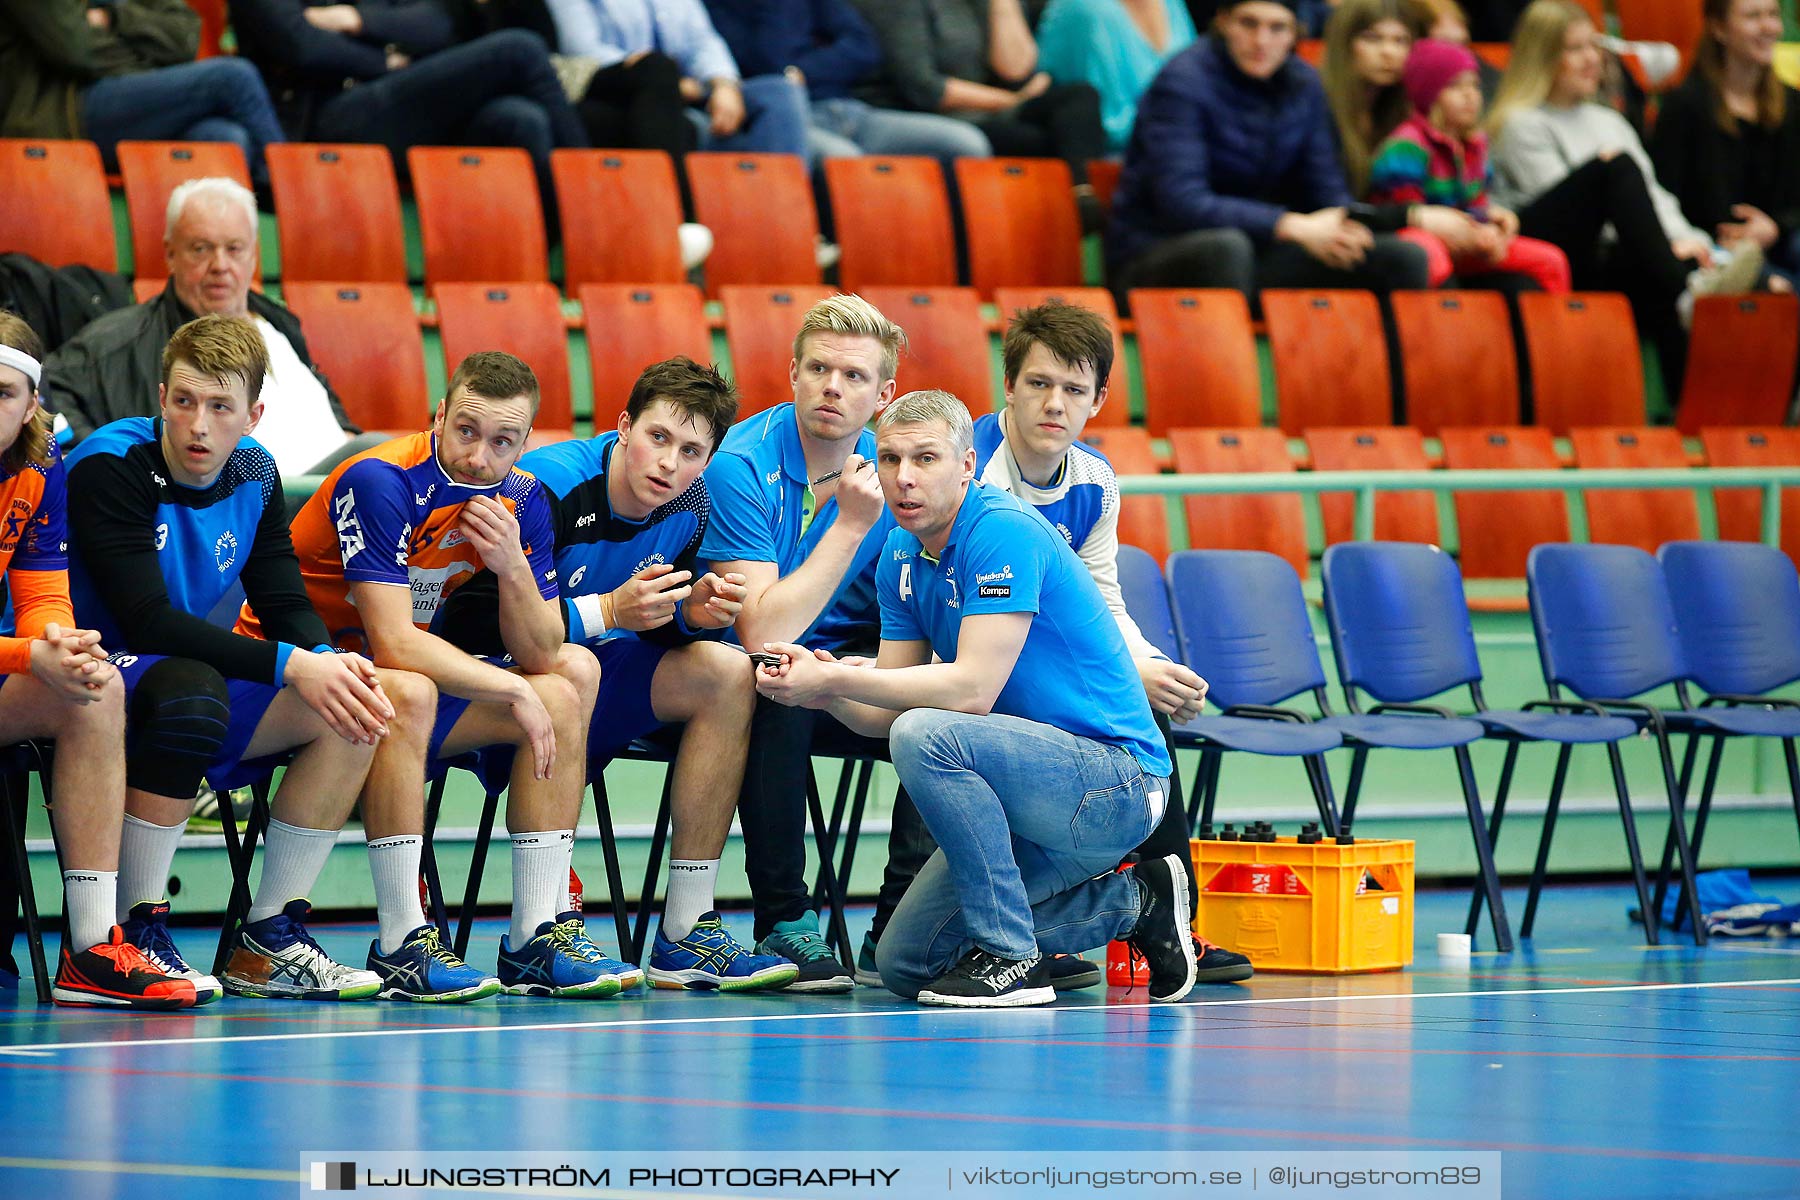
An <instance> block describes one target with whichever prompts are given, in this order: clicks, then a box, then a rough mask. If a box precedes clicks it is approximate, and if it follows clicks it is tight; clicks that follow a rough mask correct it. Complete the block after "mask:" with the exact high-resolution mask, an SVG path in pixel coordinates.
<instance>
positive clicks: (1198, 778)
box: [1188, 747, 1225, 828]
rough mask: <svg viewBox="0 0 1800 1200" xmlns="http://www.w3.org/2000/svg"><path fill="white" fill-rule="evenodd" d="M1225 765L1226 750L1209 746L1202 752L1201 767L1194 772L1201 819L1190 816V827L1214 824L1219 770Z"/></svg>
mask: <svg viewBox="0 0 1800 1200" xmlns="http://www.w3.org/2000/svg"><path fill="white" fill-rule="evenodd" d="M1224 765H1225V752H1224V751H1222V750H1216V749H1213V748H1211V747H1208V748H1207V749H1205V750H1202V751H1201V752H1200V769H1199V770H1197V771H1195V772H1194V788H1195V789H1196V791H1197V792H1198V793H1199V800H1200V811H1199V814H1198V817H1199V819H1198V820H1194V819H1192V817H1190V819H1189V821H1188V825H1189V827H1190V828H1195V827H1198V826H1200V825H1211V824H1212V819H1213V806H1214V805H1215V804H1217V803H1218V799H1219V771H1220V769H1221V768H1222V767H1223V766H1224Z"/></svg>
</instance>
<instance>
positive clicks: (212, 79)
mask: <svg viewBox="0 0 1800 1200" xmlns="http://www.w3.org/2000/svg"><path fill="white" fill-rule="evenodd" d="M81 130H82V133H83V134H85V135H86V136H87V138H88V139H89V140H91V141H92V142H94V143H95V144H96V145H98V146H99V147H100V155H101V157H102V158H104V159H105V160H106V165H107V167H108V168H116V167H117V166H118V159H117V157H116V155H115V153H114V151H115V148H116V147H117V146H118V144H119V143H120V142H126V141H191V142H236V143H237V144H238V146H239V147H241V148H242V149H243V151H244V158H245V160H246V161H247V162H248V163H249V164H250V174H251V177H252V178H255V179H259V180H260V179H263V178H265V173H264V171H263V154H262V152H263V147H264V146H267V145H270V144H272V143H275V142H284V141H286V140H287V138H286V137H285V136H284V135H283V134H282V132H281V124H280V122H279V121H277V120H276V119H275V106H274V105H273V104H271V103H270V102H269V89H268V88H267V87H266V86H264V84H263V78H262V74H261V73H260V72H258V71H257V69H256V68H255V67H253V66H251V65H250V63H249V62H248V61H246V60H245V59H241V58H230V57H225V58H208V59H203V60H202V61H200V62H191V63H182V64H181V65H180V66H176V67H161V68H158V69H157V70H154V71H140V72H138V73H137V74H135V75H112V76H108V77H107V78H105V79H100V80H96V81H95V82H94V83H93V84H92V85H91V86H89V88H88V89H87V90H86V91H85V92H83V93H82V94H81Z"/></svg>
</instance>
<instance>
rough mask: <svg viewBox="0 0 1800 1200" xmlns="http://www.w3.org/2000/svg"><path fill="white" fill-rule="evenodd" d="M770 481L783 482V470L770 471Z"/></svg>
mask: <svg viewBox="0 0 1800 1200" xmlns="http://www.w3.org/2000/svg"><path fill="white" fill-rule="evenodd" d="M768 482H769V483H780V482H781V472H780V471H770V472H769V478H768Z"/></svg>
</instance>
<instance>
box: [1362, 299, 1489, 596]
mask: <svg viewBox="0 0 1800 1200" xmlns="http://www.w3.org/2000/svg"><path fill="white" fill-rule="evenodd" d="M1391 302H1392V304H1393V306H1394V323H1395V325H1396V326H1397V327H1398V329H1399V332H1400V371H1401V378H1402V379H1403V380H1404V382H1405V385H1406V423H1407V424H1408V425H1411V426H1412V427H1413V428H1415V429H1417V430H1418V431H1419V432H1420V433H1422V434H1424V435H1425V436H1426V437H1432V436H1433V435H1435V434H1436V433H1437V431H1438V430H1439V428H1441V427H1442V426H1445V425H1515V424H1517V423H1518V420H1519V362H1518V357H1517V356H1516V355H1515V354H1514V352H1513V336H1512V324H1511V321H1510V319H1509V318H1508V316H1507V313H1506V301H1505V299H1503V298H1502V297H1501V296H1500V294H1499V293H1497V292H1459V291H1451V292H1440V291H1432V292H1395V293H1393V295H1392V297H1391ZM1465 573H1466V572H1465Z"/></svg>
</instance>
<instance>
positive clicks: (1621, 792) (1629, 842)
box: [1606, 742, 1661, 946]
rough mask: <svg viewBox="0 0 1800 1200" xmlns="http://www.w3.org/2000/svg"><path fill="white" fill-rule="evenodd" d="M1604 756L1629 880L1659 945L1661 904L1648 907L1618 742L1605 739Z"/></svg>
mask: <svg viewBox="0 0 1800 1200" xmlns="http://www.w3.org/2000/svg"><path fill="white" fill-rule="evenodd" d="M1606 757H1607V760H1608V761H1609V762H1610V763H1611V764H1612V777H1613V791H1614V792H1615V793H1617V795H1618V797H1619V820H1620V821H1621V822H1623V823H1624V826H1625V852H1626V854H1628V855H1629V856H1630V858H1631V882H1632V883H1633V884H1635V885H1636V886H1637V894H1638V907H1639V908H1640V909H1641V910H1642V911H1644V912H1646V913H1650V914H1652V916H1651V919H1650V920H1648V921H1645V922H1644V930H1645V932H1646V933H1647V934H1648V935H1649V939H1650V944H1651V945H1652V946H1656V945H1660V944H1661V933H1660V931H1659V930H1658V929H1657V925H1658V924H1659V922H1658V921H1657V920H1656V919H1655V914H1657V913H1659V912H1660V911H1661V905H1660V903H1659V905H1658V906H1657V907H1656V908H1654V909H1653V908H1651V907H1650V885H1649V883H1648V882H1647V881H1646V880H1645V879H1644V855H1643V851H1642V850H1641V849H1640V848H1639V846H1638V833H1637V818H1636V817H1635V816H1633V815H1632V812H1631V791H1630V789H1629V788H1627V787H1626V785H1625V764H1624V762H1623V761H1622V760H1621V759H1620V757H1619V744H1618V743H1617V742H1608V743H1607V746H1606Z"/></svg>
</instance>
